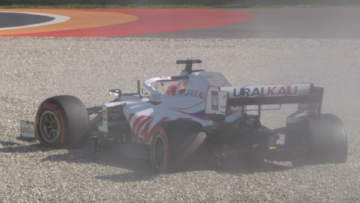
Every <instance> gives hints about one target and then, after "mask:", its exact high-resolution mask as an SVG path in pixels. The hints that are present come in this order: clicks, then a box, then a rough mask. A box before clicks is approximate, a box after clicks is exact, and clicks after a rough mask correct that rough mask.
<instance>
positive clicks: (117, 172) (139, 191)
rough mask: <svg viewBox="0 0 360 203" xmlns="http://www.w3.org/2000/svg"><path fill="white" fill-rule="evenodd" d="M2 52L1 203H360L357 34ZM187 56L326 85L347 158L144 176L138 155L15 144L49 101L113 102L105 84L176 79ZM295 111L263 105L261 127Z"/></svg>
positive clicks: (233, 72)
mask: <svg viewBox="0 0 360 203" xmlns="http://www.w3.org/2000/svg"><path fill="white" fill-rule="evenodd" d="M0 47H1V49H0V71H1V74H0V87H1V88H0V176H1V178H0V202H360V193H359V191H360V148H359V146H360V138H359V129H360V127H359V123H360V115H359V114H360V105H359V101H360V94H359V93H358V92H359V90H358V89H359V86H360V82H359V75H360V60H359V56H360V40H328V39H321V40H311V39H236V40H232V39H226V40H224V39H206V40H201V39H150V38H86V39H81V38H62V39H59V38H12V37H2V38H0ZM187 57H191V58H193V59H202V60H203V64H202V65H195V66H196V67H197V68H199V69H206V70H208V71H217V72H222V73H223V74H224V75H225V76H226V77H227V78H228V79H229V81H230V82H231V83H232V84H233V85H236V86H245V85H267V84H290V83H296V82H313V83H314V84H315V85H317V86H322V87H325V95H324V101H323V113H333V114H336V115H338V116H339V117H340V118H341V119H342V121H343V123H344V126H345V128H346V131H347V135H348V142H349V156H348V161H347V163H346V164H327V165H316V166H304V167H298V168H294V167H292V166H291V163H287V162H285V163H277V162H269V163H267V164H266V165H265V168H264V169H262V170H259V171H254V172H249V171H246V170H242V169H241V166H238V165H237V164H227V165H226V167H224V168H222V169H219V170H212V169H207V168H205V169H198V170H189V171H180V172H178V173H174V174H162V175H154V174H152V173H151V172H150V171H151V167H150V166H149V163H148V162H147V161H144V160H130V159H126V158H124V157H120V156H119V155H118V154H117V153H116V151H103V152H95V151H93V148H92V142H91V141H90V142H89V143H88V145H87V146H86V147H85V148H83V149H77V150H67V149H56V150H51V149H43V148H41V147H40V146H39V144H38V143H25V142H21V141H18V140H16V139H15V137H17V136H19V133H20V131H19V130H20V129H19V127H20V120H30V121H33V120H34V117H35V113H36V110H37V108H38V105H39V104H40V103H41V102H42V101H43V100H44V99H46V98H48V97H51V96H54V95H64V94H67V95H74V96H77V97H78V98H79V99H81V100H82V101H83V102H84V103H85V105H86V106H88V107H91V106H95V105H100V104H102V103H103V102H107V101H110V100H112V97H110V96H108V89H113V88H120V89H121V90H122V91H123V92H135V91H136V80H137V79H140V80H141V81H144V80H146V79H148V78H151V77H155V76H170V75H178V74H179V72H180V70H182V69H183V66H180V65H176V64H175V60H177V59H186V58H187ZM294 109H295V107H294V106H284V108H283V110H281V111H264V112H263V113H262V123H263V124H264V125H266V126H269V127H271V128H275V127H281V126H283V125H284V124H285V118H286V116H287V115H288V114H289V113H290V112H292V111H294Z"/></svg>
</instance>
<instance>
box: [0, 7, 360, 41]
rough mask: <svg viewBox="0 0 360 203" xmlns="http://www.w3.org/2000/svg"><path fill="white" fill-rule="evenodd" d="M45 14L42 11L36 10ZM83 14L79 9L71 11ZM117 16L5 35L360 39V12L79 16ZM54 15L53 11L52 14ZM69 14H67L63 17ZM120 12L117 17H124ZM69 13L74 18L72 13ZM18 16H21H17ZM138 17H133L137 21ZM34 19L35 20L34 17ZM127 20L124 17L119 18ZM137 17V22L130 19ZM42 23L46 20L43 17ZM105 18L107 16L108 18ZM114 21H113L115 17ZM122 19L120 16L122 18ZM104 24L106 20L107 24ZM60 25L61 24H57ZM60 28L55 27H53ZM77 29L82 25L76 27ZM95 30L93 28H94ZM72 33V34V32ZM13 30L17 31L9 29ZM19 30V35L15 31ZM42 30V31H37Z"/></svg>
mask: <svg viewBox="0 0 360 203" xmlns="http://www.w3.org/2000/svg"><path fill="white" fill-rule="evenodd" d="M38 11H39V12H40V11H43V10H38ZM70 11H72V12H73V13H75V12H80V11H79V10H68V11H67V12H70ZM114 11H116V12H118V13H120V14H123V15H127V16H128V18H129V19H127V20H124V21H121V22H113V23H112V24H111V23H109V24H111V25H102V24H101V23H99V24H98V25H91V23H93V22H95V21H94V19H96V16H97V15H98V14H93V15H92V16H91V17H89V19H88V24H89V26H88V27H85V29H84V28H83V27H81V25H83V23H78V24H75V25H74V26H73V27H71V28H61V29H63V30H61V29H60V28H59V29H60V31H59V30H56V32H45V31H41V32H39V31H36V30H35V31H34V30H33V31H32V33H31V34H28V33H23V30H21V29H18V30H15V32H10V31H8V34H2V33H3V32H1V30H0V36H1V35H7V36H34V37H42V36H54V37H69V36H70V37H71V36H74V37H97V36H98V37H106V36H108V37H109V36H118V37H119V36H120V37H124V36H125V37H128V36H136V37H152V38H153V37H154V38H235V39H236V38H307V39H319V38H322V39H323V38H327V39H359V38H360V34H359V33H360V8H249V9H222V10H214V9H212V10H209V9H115V10H114V9H113V10H109V9H88V10H84V9H83V10H81V12H88V13H91V12H97V13H106V12H109V13H110V12H114ZM49 12H51V11H49ZM65 14H66V13H65ZM120 14H119V15H120ZM69 15H70V14H69ZM18 16H19V15H18ZM137 17H138V19H135V18H137ZM32 18H34V16H32ZM121 18H123V17H121ZM131 18H133V19H131ZM0 19H2V20H0V22H3V23H0V25H3V24H6V25H7V26H15V25H18V24H27V23H30V20H29V19H30V18H29V19H24V18H20V17H11V18H10V17H7V18H6V19H7V20H4V19H3V18H0ZM41 19H43V17H41ZM104 19H105V18H104ZM113 19H114V18H113ZM118 19H120V17H119V18H118ZM105 21H106V22H107V21H108V20H105ZM58 25H60V24H58ZM53 26H56V25H53ZM76 26H80V27H79V28H77V27H76ZM91 26H93V27H91ZM66 29H68V30H66ZM69 29H70V30H69ZM11 31H13V30H11ZM17 32H18V33H17ZM36 32H38V33H36Z"/></svg>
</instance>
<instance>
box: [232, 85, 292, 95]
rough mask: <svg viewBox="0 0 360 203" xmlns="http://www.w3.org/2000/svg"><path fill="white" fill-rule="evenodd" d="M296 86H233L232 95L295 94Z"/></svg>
mask: <svg viewBox="0 0 360 203" xmlns="http://www.w3.org/2000/svg"><path fill="white" fill-rule="evenodd" d="M297 92H298V86H287V87H286V86H269V87H251V88H240V89H238V88H234V91H233V96H234V97H251V96H272V95H292V94H297Z"/></svg>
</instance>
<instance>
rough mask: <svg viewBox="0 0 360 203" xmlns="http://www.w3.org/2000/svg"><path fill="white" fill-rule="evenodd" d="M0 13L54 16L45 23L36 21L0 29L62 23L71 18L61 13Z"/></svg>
mask: <svg viewBox="0 0 360 203" xmlns="http://www.w3.org/2000/svg"><path fill="white" fill-rule="evenodd" d="M0 13H19V14H29V15H38V16H47V17H52V18H55V19H54V20H51V21H48V22H45V23H37V24H31V25H25V26H16V27H6V28H0V30H11V29H20V28H29V27H39V26H44V25H51V24H57V23H63V22H66V21H68V20H70V19H71V18H70V17H68V16H62V15H54V14H47V13H29V12H8V11H0Z"/></svg>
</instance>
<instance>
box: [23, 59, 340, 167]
mask: <svg viewBox="0 0 360 203" xmlns="http://www.w3.org/2000/svg"><path fill="white" fill-rule="evenodd" d="M176 63H177V64H185V65H186V66H185V69H184V70H183V71H182V72H181V74H180V75H179V76H171V77H156V78H152V79H149V80H147V81H145V82H144V87H145V88H146V89H147V90H148V91H149V93H141V91H140V82H139V81H138V92H137V93H131V94H129V93H128V94H124V93H122V92H121V90H120V89H112V90H110V91H109V94H110V95H114V96H115V97H116V98H115V99H114V100H113V101H111V102H109V103H104V104H102V106H96V107H92V108H86V107H85V105H84V104H83V103H82V102H81V101H80V100H79V99H77V98H76V97H74V96H68V95H63V96H55V97H51V98H48V99H46V100H45V101H44V102H42V103H41V105H40V106H39V108H38V111H37V114H36V120H35V122H34V123H31V122H22V125H21V132H22V135H21V137H20V139H30V138H31V139H34V138H35V137H34V136H35V134H36V136H37V139H38V140H39V141H40V142H41V144H42V146H43V147H47V148H58V147H67V148H74V147H75V148H76V147H77V148H78V147H82V146H84V145H85V144H86V142H87V141H88V139H89V137H90V136H91V135H92V136H95V148H96V149H97V150H98V149H101V144H102V143H104V141H107V142H112V143H119V144H120V146H119V147H120V148H121V147H124V148H126V147H129V146H130V147H131V148H133V149H135V151H136V153H135V154H138V155H139V156H143V157H148V158H149V159H150V160H151V165H152V168H153V170H154V171H155V172H157V173H163V172H168V171H173V170H175V169H176V168H177V167H178V166H180V165H182V164H184V163H185V162H186V161H189V160H194V159H195V158H199V157H201V158H199V160H202V161H206V162H209V163H214V164H216V165H220V164H221V163H222V160H224V159H225V158H226V157H227V155H229V154H232V155H234V154H236V156H239V158H241V159H244V160H246V162H245V163H246V164H249V165H256V166H258V165H260V164H261V163H263V162H264V160H265V159H266V160H279V161H292V162H293V164H294V165H295V164H300V163H303V164H305V163H310V164H319V163H344V162H346V159H347V138H346V133H345V130H344V127H343V124H342V122H341V120H340V119H339V118H338V117H337V116H335V115H332V114H321V104H322V99H323V92H324V88H322V87H315V86H314V85H313V84H311V83H299V84H291V85H267V86H246V87H233V86H232V85H231V84H230V83H229V81H228V80H227V79H226V78H225V77H224V76H223V75H222V74H221V73H217V72H208V71H204V70H193V69H192V65H193V63H201V61H200V60H190V59H188V60H178V61H177V62H176ZM166 87H168V88H167V89H166ZM165 90H166V91H165ZM282 104H298V109H297V111H296V112H294V113H293V114H291V115H290V116H288V117H287V119H286V126H285V127H283V128H278V129H274V130H271V129H269V128H267V127H265V126H263V125H262V124H261V122H260V115H261V111H262V109H263V108H264V106H269V105H270V106H276V105H277V106H278V107H281V105H282ZM278 109H280V108H278ZM267 110H268V109H267ZM251 112H255V113H254V114H250V113H251ZM90 118H91V119H90ZM280 135H281V136H283V137H284V140H283V141H282V143H280V142H279V137H280ZM300 157H301V159H300ZM299 160H303V161H304V160H305V161H306V162H300V161H299Z"/></svg>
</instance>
